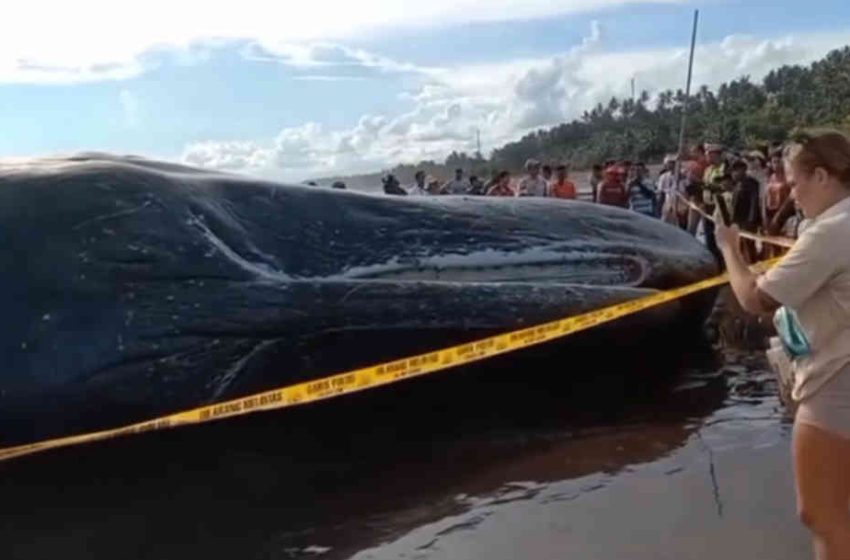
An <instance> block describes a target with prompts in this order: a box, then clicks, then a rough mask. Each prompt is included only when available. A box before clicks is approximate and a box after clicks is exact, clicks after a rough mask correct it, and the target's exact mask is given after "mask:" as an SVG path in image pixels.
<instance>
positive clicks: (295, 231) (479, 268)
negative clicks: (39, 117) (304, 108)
mask: <svg viewBox="0 0 850 560" xmlns="http://www.w3.org/2000/svg"><path fill="white" fill-rule="evenodd" d="M0 242H2V246H3V250H2V251H0V260H2V270H3V282H2V290H0V304H2V305H0V309H2V311H3V313H4V314H5V321H4V322H5V325H4V329H3V330H2V334H0V353H1V355H2V358H3V362H2V363H3V371H2V373H0V447H3V446H4V445H5V444H11V443H20V442H25V441H32V440H35V439H39V438H44V437H51V436H57V435H64V434H70V433H76V432H78V431H81V430H91V429H97V428H105V427H114V426H119V425H124V424H127V423H130V422H133V421H140V420H144V419H147V418H150V417H154V416H157V415H161V414H164V413H167V412H171V411H175V410H179V409H182V408H186V407H193V406H198V405H200V404H206V403H211V402H217V401H220V400H225V399H228V398H233V397H236V396H239V395H244V394H247V393H249V392H253V391H258V390H263V389H269V388H272V387H278V386H283V385H287V384H290V383H293V382H296V381H300V380H304V379H310V378H315V377H318V376H322V375H327V374H331V373H336V372H338V371H340V370H343V369H346V368H351V367H357V366H363V365H368V364H372V363H377V362H381V361H385V360H389V359H394V358H397V357H401V356H403V355H405V354H406V353H408V352H417V351H426V350H429V349H434V348H437V347H440V346H442V345H449V344H456V343H459V342H462V341H464V340H471V339H475V338H477V337H479V336H485V335H488V334H493V333H496V332H501V331H505V330H509V329H514V328H520V327H523V326H530V325H533V324H535V323H539V322H543V321H548V320H553V319H556V318H560V317H565V316H568V315H571V314H575V313H579V312H583V311H587V310H591V309H594V308H598V307H601V306H603V305H606V304H611V303H614V302H619V301H624V300H628V299H632V298H634V297H637V296H640V295H644V294H647V293H650V292H651V291H652V290H658V289H665V288H670V287H675V286H680V285H683V284H686V283H689V282H692V281H696V280H699V279H703V278H706V277H709V276H711V275H713V274H715V273H716V272H717V270H716V264H715V262H714V260H713V258H712V256H711V254H710V253H709V252H708V251H706V250H705V248H704V247H703V246H702V245H701V244H699V243H698V242H697V241H696V240H694V238H693V237H692V236H689V235H688V234H686V233H684V232H682V231H680V230H678V229H676V228H673V227H671V226H668V225H666V224H663V223H661V222H659V221H657V220H652V219H649V218H645V217H642V216H640V215H638V214H635V213H631V212H628V211H625V210H621V209H616V208H609V207H604V206H599V205H592V204H588V203H582V202H567V201H553V200H535V199H501V198H484V197H469V198H466V197H387V196H382V195H370V194H364V193H356V192H351V191H340V190H335V189H321V188H316V187H306V186H293V185H284V184H277V183H272V182H264V181H259V180H253V179H248V178H245V177H241V176H235V175H229V174H224V173H212V172H209V171H204V170H199V169H194V168H189V167H184V166H179V165H174V164H168V163H163V162H157V161H151V160H143V159H139V158H132V157H117V156H109V155H104V154H82V155H79V156H75V157H68V158H61V159H60V158H49V159H48V158H45V159H36V160H26V161H19V162H14V163H6V164H3V165H2V166H0ZM710 302H711V299H710V298H701V299H699V298H698V299H695V300H686V301H684V302H675V303H672V304H667V305H665V306H663V307H660V308H657V309H656V310H653V311H646V312H642V314H641V316H642V322H641V323H640V325H641V326H640V329H641V334H646V333H649V334H651V335H652V336H656V335H657V333H659V332H661V331H660V329H662V328H670V327H672V328H679V326H681V324H684V323H693V322H694V321H695V320H698V318H699V317H702V316H703V315H704V313H705V312H706V311H707V305H710ZM693 313H696V314H695V315H694V314H693ZM695 317H696V318H697V319H695ZM623 324H624V325H629V323H628V322H626V323H623ZM619 325H620V323H616V324H614V325H612V326H611V327H610V329H617V328H626V327H620V326H619ZM631 325H632V326H631V327H630V328H635V326H634V324H631ZM652 329H657V330H655V331H653V330H652ZM630 336H631V335H630ZM587 340H588V339H583V342H582V344H585V345H587V344H588V342H587ZM590 350H591V351H595V350H594V348H593V347H591V348H590ZM597 350H598V349H597ZM589 355H592V354H589ZM447 382H450V381H447Z"/></svg>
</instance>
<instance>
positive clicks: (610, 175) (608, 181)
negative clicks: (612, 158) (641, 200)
mask: <svg viewBox="0 0 850 560" xmlns="http://www.w3.org/2000/svg"><path fill="white" fill-rule="evenodd" d="M596 201H597V202H598V203H599V204H606V205H608V206H620V207H622V208H627V207H628V205H629V197H628V193H627V192H626V171H625V169H623V168H622V167H621V166H619V165H612V166H611V167H608V168H607V169H605V173H604V175H603V178H602V182H601V183H599V190H598V192H597V195H596Z"/></svg>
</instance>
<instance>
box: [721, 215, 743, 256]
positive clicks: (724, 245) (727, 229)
mask: <svg viewBox="0 0 850 560" xmlns="http://www.w3.org/2000/svg"><path fill="white" fill-rule="evenodd" d="M714 237H715V238H716V239H717V244H718V245H719V246H720V248H721V249H727V250H728V249H732V250H735V249H737V248H738V247H739V243H738V241H739V239H740V238H741V233H740V231H739V229H738V226H737V225H735V224H733V225H731V226H725V225H723V220H722V219H718V220H717V224H716V227H715V229H714Z"/></svg>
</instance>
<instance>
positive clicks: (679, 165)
mask: <svg viewBox="0 0 850 560" xmlns="http://www.w3.org/2000/svg"><path fill="white" fill-rule="evenodd" d="M698 23H699V10H694V30H693V33H692V35H691V57H690V60H689V62H688V83H687V85H686V86H685V105H684V107H682V122H681V123H680V124H679V153H678V154H677V157H676V170H675V171H674V173H675V174H676V175H675V177H676V181H677V182H678V181H679V173H680V172H681V170H682V153H683V151H684V146H685V122H686V120H687V116H688V99H689V98H690V96H691V78H692V77H693V69H694V49H695V48H696V42H697V24H698Z"/></svg>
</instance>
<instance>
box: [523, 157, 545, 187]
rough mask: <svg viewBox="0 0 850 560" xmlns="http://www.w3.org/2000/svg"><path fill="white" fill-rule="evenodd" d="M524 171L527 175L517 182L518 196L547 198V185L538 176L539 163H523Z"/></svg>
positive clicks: (534, 161)
mask: <svg viewBox="0 0 850 560" xmlns="http://www.w3.org/2000/svg"><path fill="white" fill-rule="evenodd" d="M525 171H526V173H528V175H526V176H525V177H523V178H522V180H520V182H519V196H548V195H549V183H547V182H546V179H544V178H543V177H541V176H540V162H539V161H537V160H536V159H529V160H528V161H526V162H525Z"/></svg>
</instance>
